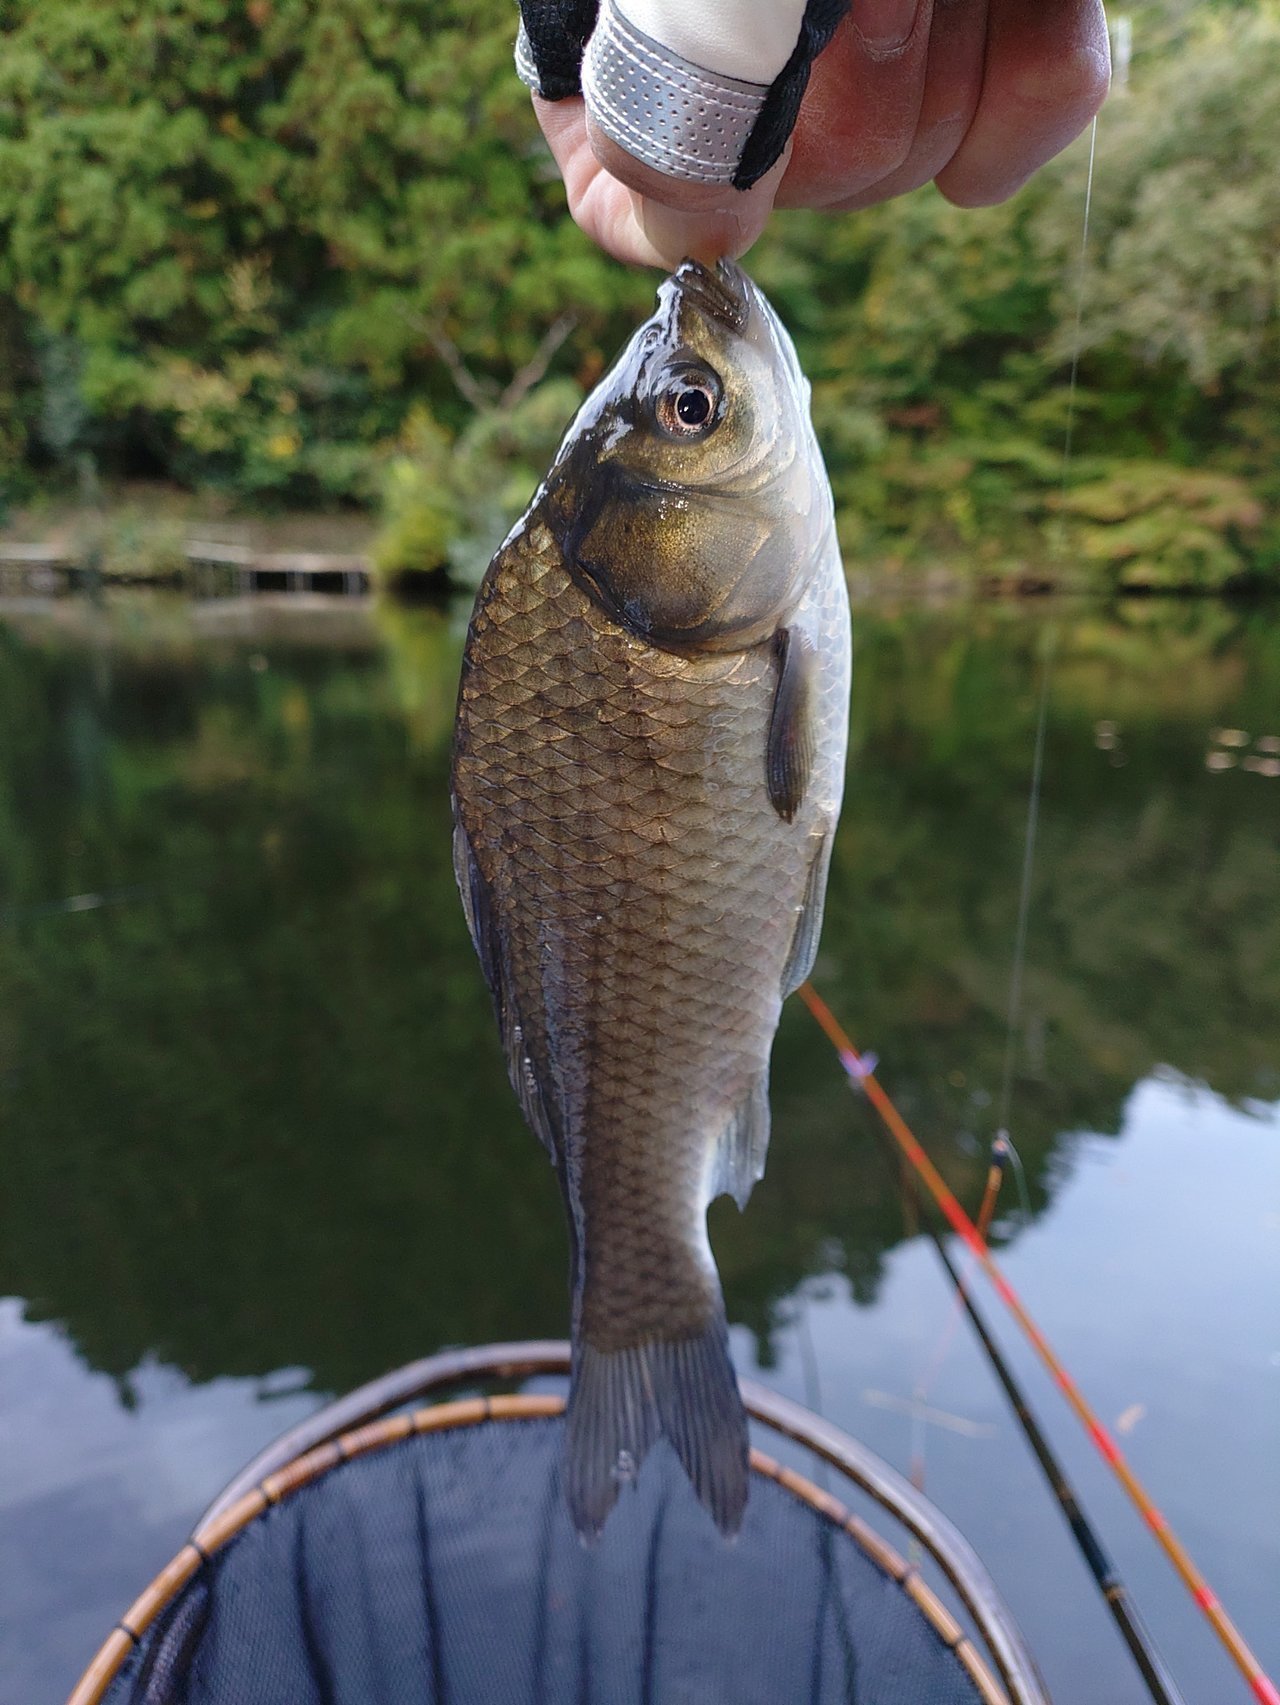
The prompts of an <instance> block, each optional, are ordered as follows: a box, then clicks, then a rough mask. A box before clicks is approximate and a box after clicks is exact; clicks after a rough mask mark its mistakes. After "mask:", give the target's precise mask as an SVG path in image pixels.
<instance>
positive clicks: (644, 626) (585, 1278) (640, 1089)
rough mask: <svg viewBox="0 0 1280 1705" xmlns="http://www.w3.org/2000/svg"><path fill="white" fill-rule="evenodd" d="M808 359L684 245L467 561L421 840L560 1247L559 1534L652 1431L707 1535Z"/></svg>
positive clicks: (796, 763)
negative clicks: (466, 616) (449, 759)
mask: <svg viewBox="0 0 1280 1705" xmlns="http://www.w3.org/2000/svg"><path fill="white" fill-rule="evenodd" d="M809 397H810V392H809V385H808V382H807V381H806V379H805V378H804V375H803V374H802V372H801V369H800V364H799V361H798V359H797V357H796V354H795V350H794V347H793V345H792V343H791V340H790V338H789V336H788V335H787V333H786V331H785V330H784V329H783V326H782V324H781V322H780V320H779V319H778V317H777V315H776V314H775V312H774V310H773V309H772V307H771V306H770V305H769V303H768V301H767V300H766V298H765V296H764V295H763V293H762V292H761V291H760V290H759V288H758V287H757V286H756V285H755V284H754V283H753V282H752V281H751V280H750V279H749V278H748V276H747V275H746V273H745V272H744V271H743V270H742V269H741V268H740V267H739V266H738V265H736V264H735V263H732V262H728V261H721V262H719V263H718V264H717V265H716V266H715V267H714V268H708V267H705V266H703V265H701V264H700V263H698V262H696V261H685V262H684V263H683V264H682V265H681V266H680V267H678V268H677V270H676V271H675V273H674V274H673V275H672V276H670V277H669V278H668V279H666V280H665V281H664V282H663V284H662V285H661V287H660V289H659V291H658V305H657V309H656V311H655V312H654V314H653V315H652V317H651V318H650V319H649V320H647V321H646V322H645V323H644V324H643V325H642V326H641V327H640V328H639V330H638V331H637V332H636V333H635V335H634V336H633V337H632V339H631V340H630V342H629V343H628V344H627V346H626V348H625V349H624V350H623V352H622V354H621V356H620V357H619V359H618V361H617V362H616V364H615V365H614V367H613V368H612V370H611V371H610V372H609V373H608V374H607V375H606V376H605V377H604V378H603V380H602V381H601V382H600V384H599V385H598V386H597V388H596V389H595V391H594V392H593V393H592V394H591V396H590V397H588V399H587V400H586V402H585V403H584V404H583V406H582V408H581V410H580V411H579V413H578V415H577V417H576V418H575V420H574V421H573V422H572V424H571V425H570V427H569V429H568V432H567V434H566V436H565V438H564V441H563V443H562V444H561V447H560V449H559V451H558V453H557V455H556V457H555V460H554V461H553V463H552V466H551V469H550V471H549V472H548V474H547V476H546V479H545V480H544V481H543V483H542V485H541V486H540V487H539V489H538V491H537V493H536V494H535V496H534V498H533V501H532V503H531V505H530V507H529V509H528V511H527V512H526V514H525V515H524V517H523V518H522V520H521V521H520V522H518V523H517V525H516V526H515V528H514V529H513V531H512V532H511V534H510V535H509V536H508V538H507V540H506V541H505V543H504V544H503V545H502V546H501V548H500V549H499V551H498V552H497V554H496V556H495V557H494V559H493V561H492V563H491V564H490V566H489V569H488V571H487V573H486V575H485V577H484V580H483V582H482V584H481V586H480V589H479V592H478V594H477V598H476V603H475V608H474V611H473V614H472V617H471V622H470V626H469V629H468V634H467V640H466V645H465V650H464V657H463V664H462V675H461V683H460V687H459V696H458V711H457V721H456V726H455V738H454V750H453V767H452V799H453V814H454V863H455V867H456V871H457V877H458V884H459V888H460V890H461V894H462V900H463V907H464V910H465V912H466V917H467V923H468V926H469V929H470V932H471V937H472V940H473V942H474V944H475V947H476V950H477V953H478V955H479V959H480V963H481V966H482V969H483V972H484V976H485V979H486V981H487V983H488V986H489V990H490V992H491V994H492V997H493V1001H494V1007H495V1011H496V1014H497V1019H498V1025H499V1029H500V1032H501V1037H502V1043H503V1047H504V1050H505V1053H506V1059H507V1065H508V1069H509V1072H510V1077H511V1082H512V1085H513V1087H514V1089H515V1092H516V1095H517V1096H518V1098H519V1101H520V1105H521V1107H522V1109H523V1111H524V1114H525V1117H526V1119H527V1121H528V1123H529V1125H530V1126H531V1127H532V1129H533V1131H534V1132H535V1133H536V1135H537V1136H538V1137H539V1138H540V1139H541V1141H542V1142H543V1144H544V1145H545V1146H546V1149H547V1151H548V1153H549V1155H550V1157H551V1160H552V1161H553V1163H554V1165H555V1168H556V1172H557V1175H558V1179H559V1183H560V1188H561V1191H562V1193H563V1196H564V1201H565V1206H566V1210H567V1217H568V1222H569V1234H570V1245H571V1263H570V1267H571V1291H572V1358H571V1374H570V1390H569V1398H568V1409H567V1416H566V1423H565V1432H566V1442H565V1459H564V1465H563V1484H564V1490H565V1495H566V1498H567V1502H568V1507H569V1513H570V1516H571V1518H572V1520H573V1522H574V1525H575V1526H576V1528H577V1530H578V1532H579V1534H580V1535H581V1536H582V1537H583V1538H584V1540H586V1541H588V1542H590V1541H592V1540H594V1539H595V1538H596V1537H597V1536H598V1535H599V1534H600V1533H601V1531H602V1529H603V1527H604V1523H605V1520H606V1518H607V1517H608V1515H609V1513H610V1511H611V1510H612V1508H613V1507H614V1504H615V1502H616V1500H617V1498H618V1496H619V1494H620V1491H621V1488H622V1487H623V1486H624V1485H626V1484H627V1483H628V1482H633V1481H634V1480H635V1479H636V1478H637V1476H638V1474H639V1471H640V1468H641V1465H642V1464H643V1462H644V1459H645V1457H646V1455H647V1453H648V1452H649V1450H650V1449H651V1448H652V1447H653V1446H654V1444H655V1442H656V1441H657V1440H658V1439H659V1438H660V1437H665V1439H666V1440H667V1442H668V1444H669V1445H670V1446H671V1447H672V1448H674V1450H675V1452H676V1454H677V1456H678V1457H679V1459H680V1461H681V1463H682V1464H683V1466H684V1469H685V1471H686V1473H687V1475H688V1478H689V1480H690V1481H691V1483H692V1485H693V1489H694V1491H695V1492H696V1494H697V1497H698V1498H699V1499H700V1501H701V1502H702V1504H703V1505H704V1506H705V1508H706V1509H707V1510H708V1511H709V1513H710V1515H711V1517H712V1519H713V1520H714V1522H715V1523H716V1525H717V1526H718V1527H719V1528H720V1530H721V1531H722V1532H723V1533H725V1534H727V1535H732V1534H734V1533H736V1532H737V1531H738V1529H739V1528H740V1526H741V1522H742V1519H743V1513H744V1509H745V1505H746V1500H747V1488H748V1435H747V1421H746V1415H745V1412H744V1409H743V1405H742V1400H741V1396H740V1393H739V1390H738V1384H737V1379H736V1376H735V1373H734V1368H733V1363H732V1361H731V1358H730V1353H729V1340H728V1328H727V1325H726V1319H725V1308H724V1300H723V1296H722V1293H721V1288H720V1281H719V1276H718V1273H717V1269H716V1265H715V1261H714V1258H713V1256H712V1252H711V1248H710V1243H709V1240H708V1233H707V1223H706V1216H707V1208H708V1206H709V1204H710V1203H711V1201H712V1200H713V1199H714V1198H715V1197H717V1196H719V1195H721V1194H726V1193H727V1194H728V1195H730V1196H732V1197H733V1198H734V1199H735V1200H736V1202H737V1203H738V1206H739V1208H744V1207H745V1206H746V1202H747V1198H748V1196H749V1195H750V1193H751V1189H752V1186H753V1185H754V1184H755V1182H756V1181H757V1180H758V1179H759V1178H760V1177H761V1176H762V1174H763V1171H764V1164H765V1153H766V1149H767V1147H768V1142H769V1097H768V1081H769V1056H770V1051H771V1049H772V1045H773V1038H774V1033H775V1031H776V1029H777V1025H778V1019H779V1014H780V1011H781V1006H782V1001H783V999H784V997H785V996H786V995H787V994H788V993H789V992H790V991H791V990H792V989H794V988H796V987H797V986H798V985H799V984H800V983H801V982H802V981H803V980H804V979H805V978H806V977H807V976H808V974H809V971H810V968H811V966H812V963H813V959H814V954H815V952H816V950H817V944H818V935H819V930H820V928H821V922H822V910H823V900H824V894H825V890H826V883H827V873H828V867H829V864H830V859H831V847H832V838H833V835H834V833H835V828H836V821H837V818H838V815H839V811H840V802H841V795H842V790H843V782H844V770H845V748H846V739H847V729H848V707H849V683H850V659H851V640H850V615H849V599H848V591H847V587H846V582H845V577H844V572H843V567H842V564H841V558H840V552H839V549H838V546H837V543H836V531H835V516H834V507H833V502H832V495H831V488H830V484H829V482H828V479H827V474H826V470H825V467H824V465H823V461H822V456H821V453H820V451H819V448H818V444H817V440H816V437H815V435H814V431H813V426H812V422H811V419H810V409H809Z"/></svg>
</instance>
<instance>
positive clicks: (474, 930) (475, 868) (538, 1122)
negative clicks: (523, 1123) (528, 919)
mask: <svg viewBox="0 0 1280 1705" xmlns="http://www.w3.org/2000/svg"><path fill="white" fill-rule="evenodd" d="M456 809H457V808H456V806H455V813H456ZM453 869H454V874H455V876H456V877H457V879H458V890H459V892H460V893H461V895H462V909H463V911H464V912H465V913H466V917H467V928H468V929H469V930H470V931H471V940H472V943H473V944H474V946H475V950H476V954H477V955H478V957H479V960H480V968H481V970H482V971H483V972H484V980H485V982H486V983H487V984H488V985H489V993H490V994H491V995H492V996H493V1004H494V1009H495V1011H496V1012H497V1015H498V1029H499V1031H500V1033H501V1036H502V1048H503V1052H504V1053H505V1054H506V1056H507V1072H508V1074H509V1076H510V1078H511V1087H512V1088H513V1089H514V1090H515V1092H516V1095H517V1097H518V1098H519V1101H520V1107H521V1111H522V1112H523V1113H524V1116H525V1118H526V1119H527V1120H528V1121H529V1125H530V1128H531V1129H532V1130H533V1132H534V1135H535V1136H536V1137H537V1138H538V1140H539V1142H541V1143H542V1145H543V1147H544V1148H545V1149H546V1151H547V1153H548V1154H549V1155H550V1156H551V1158H552V1160H558V1158H559V1145H558V1144H557V1141H556V1121H555V1118H554V1114H553V1111H552V1109H551V1107H550V1106H549V1105H548V1102H547V1099H546V1097H545V1096H544V1095H543V1093H542V1086H541V1084H540V1083H539V1081H538V1074H537V1072H536V1071H535V1070H534V1065H533V1061H532V1059H531V1057H530V1054H529V1048H528V1043H527V1041H526V1038H525V1032H524V1026H523V1025H522V1024H521V1022H520V1013H519V1010H518V1008H517V1006H516V1000H515V995H514V993H513V991H512V986H511V976H510V973H509V970H508V967H507V959H506V953H505V952H504V950H503V946H502V938H501V935H500V934H499V932H498V930H497V928H496V927H495V925H494V921H493V911H492V908H491V906H490V904H489V887H488V884H487V883H486V882H485V879H484V876H483V874H482V872H481V870H480V867H479V865H478V864H477V863H476V860H475V854H474V853H473V852H472V850H471V842H470V841H469V840H468V839H467V832H466V830H465V829H464V828H463V827H462V824H461V823H460V822H457V821H456V818H455V824H454V830H453Z"/></svg>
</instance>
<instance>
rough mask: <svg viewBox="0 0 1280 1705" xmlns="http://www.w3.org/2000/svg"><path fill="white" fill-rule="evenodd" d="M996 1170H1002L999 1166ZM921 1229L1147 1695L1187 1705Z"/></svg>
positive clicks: (992, 1346)
mask: <svg viewBox="0 0 1280 1705" xmlns="http://www.w3.org/2000/svg"><path fill="white" fill-rule="evenodd" d="M895 1152H896V1151H895V1150H894V1149H893V1147H892V1145H887V1146H886V1149H885V1153H886V1155H887V1156H888V1157H889V1159H890V1160H892V1159H893V1157H894V1155H895ZM994 1170H996V1169H995V1168H994V1167H993V1171H994ZM908 1188H910V1189H911V1190H912V1193H913V1194H918V1192H917V1190H916V1186H915V1183H914V1180H911V1181H910V1182H909V1184H908ZM991 1198H992V1191H991V1189H990V1181H989V1182H988V1190H987V1196H986V1199H985V1201H984V1206H985V1203H986V1201H990V1200H991ZM920 1224H921V1225H922V1226H923V1228H924V1230H925V1232H926V1233H927V1234H928V1237H929V1240H930V1242H931V1243H932V1244H933V1247H934V1249H935V1250H936V1251H937V1255H938V1259H939V1260H940V1261H941V1262H942V1265H943V1266H944V1267H945V1268H946V1270H947V1274H948V1276H949V1278H950V1280H951V1283H952V1284H953V1285H954V1286H955V1293H956V1296H957V1297H958V1298H959V1301H960V1303H961V1304H962V1306H963V1308H964V1311H965V1313H966V1314H967V1315H968V1316H969V1320H970V1323H971V1325H972V1326H973V1329H974V1331H975V1333H976V1334H977V1336H978V1341H979V1343H980V1344H981V1345H982V1348H983V1349H984V1350H985V1351H986V1354H987V1360H988V1361H989V1362H990V1363H991V1366H992V1368H993V1369H994V1371H995V1375H996V1378H997V1379H998V1380H999V1381H1000V1383H1001V1385H1002V1386H1003V1387H1004V1392H1005V1396H1006V1397H1007V1398H1008V1399H1009V1405H1010V1407H1011V1408H1012V1410H1013V1413H1014V1415H1015V1417H1016V1418H1017V1421H1018V1425H1019V1426H1020V1427H1021V1428H1022V1431H1023V1434H1024V1435H1025V1437H1026V1440H1027V1443H1028V1444H1029V1445H1030V1446H1031V1449H1032V1450H1033V1451H1034V1452H1035V1456H1036V1460H1037V1462H1039V1464H1040V1467H1041V1469H1042V1470H1043V1472H1044V1477H1045V1479H1046V1480H1047V1481H1048V1482H1049V1486H1050V1489H1051V1491H1052V1492H1053V1495H1054V1497H1055V1498H1056V1499H1057V1500H1058V1503H1059V1505H1060V1506H1061V1508H1062V1513H1063V1515H1065V1516H1066V1518H1067V1524H1068V1526H1069V1527H1070V1529H1071V1533H1072V1537H1073V1538H1074V1539H1075V1542H1076V1544H1077V1545H1078V1546H1079V1548H1080V1554H1081V1556H1082V1557H1083V1558H1084V1560H1085V1563H1086V1564H1087V1566H1088V1569H1089V1572H1090V1574H1091V1575H1092V1576H1093V1578H1094V1580H1095V1582H1096V1583H1097V1586H1098V1589H1099V1591H1100V1592H1101V1593H1102V1596H1103V1598H1104V1599H1105V1600H1106V1604H1107V1608H1108V1610H1109V1611H1110V1612H1111V1615H1112V1617H1113V1618H1114V1620H1115V1622H1116V1625H1117V1626H1118V1627H1119V1629H1120V1633H1121V1635H1122V1636H1123V1638H1124V1642H1125V1644H1126V1645H1127V1646H1128V1648H1129V1650H1130V1652H1131V1653H1132V1654H1133V1660H1134V1662H1135V1663H1136V1664H1137V1666H1138V1668H1139V1670H1140V1671H1141V1672H1142V1679H1143V1680H1144V1681H1145V1682H1146V1684H1147V1691H1148V1692H1149V1693H1150V1695H1151V1697H1152V1699H1154V1700H1155V1701H1156V1705H1186V1700H1185V1698H1184V1697H1183V1694H1182V1691H1181V1689H1180V1688H1179V1686H1178V1684H1177V1682H1176V1681H1175V1680H1174V1678H1173V1675H1172V1673H1171V1671H1170V1669H1169V1666H1168V1665H1167V1664H1166V1663H1165V1661H1164V1658H1163V1657H1162V1656H1161V1655H1160V1651H1159V1649H1158V1648H1157V1646H1156V1644H1155V1641H1154V1640H1153V1639H1152V1637H1151V1635H1150V1633H1149V1631H1148V1630H1147V1628H1146V1625H1145V1624H1144V1623H1143V1621H1142V1618H1141V1616H1140V1615H1139V1614H1138V1608H1137V1605H1136V1604H1135V1603H1134V1601H1133V1599H1132V1597H1131V1596H1130V1593H1129V1589H1128V1588H1127V1587H1126V1586H1125V1584H1124V1581H1123V1580H1122V1579H1121V1576H1120V1572H1119V1570H1118V1569H1117V1568H1116V1566H1115V1564H1114V1563H1113V1562H1112V1560H1111V1558H1110V1557H1109V1556H1108V1554H1107V1552H1106V1549H1105V1547H1104V1546H1103V1544H1102V1541H1101V1539H1099V1537H1098V1535H1097V1532H1096V1531H1095V1529H1094V1527H1093V1524H1092V1523H1091V1522H1090V1521H1089V1519H1088V1517H1087V1516H1086V1515H1085V1513H1084V1510H1083V1508H1082V1507H1081V1504H1080V1499H1079V1496H1078V1494H1077V1492H1076V1490H1075V1488H1074V1487H1073V1486H1072V1484H1071V1482H1070V1480H1068V1478H1067V1474H1066V1470H1065V1469H1064V1468H1063V1467H1062V1464H1061V1463H1060V1462H1059V1461H1058V1459H1057V1458H1056V1457H1055V1456H1054V1454H1053V1451H1052V1450H1051V1449H1050V1447H1049V1441H1048V1440H1047V1439H1046V1437H1045V1435H1044V1433H1043V1431H1042V1430H1041V1427H1040V1423H1039V1422H1038V1421H1037V1420H1036V1418H1035V1414H1034V1412H1033V1410H1032V1408H1031V1405H1030V1403H1029V1402H1028V1401H1027V1398H1026V1396H1025V1394H1024V1393H1023V1391H1022V1389H1021V1388H1020V1386H1019V1385H1018V1382H1017V1380H1016V1379H1015V1378H1014V1375H1013V1370H1012V1369H1011V1368H1010V1366H1009V1364H1008V1363H1007V1362H1006V1361H1005V1359H1004V1356H1003V1355H1002V1354H1001V1352H1000V1348H999V1346H998V1345H997V1344H996V1342H995V1340H994V1338H993V1337H992V1336H991V1331H990V1329H989V1327H988V1326H987V1323H986V1321H985V1319H984V1318H983V1316H982V1312H981V1310H980V1309H979V1308H978V1305H977V1303H976V1301H975V1300H974V1297H973V1293H972V1291H970V1289H969V1287H968V1286H967V1285H966V1284H965V1281H964V1279H963V1277H962V1276H961V1274H960V1271H959V1269H958V1268H957V1267H956V1264H955V1262H954V1261H953V1260H952V1259H951V1256H950V1255H949V1254H948V1252H947V1246H946V1244H945V1243H944V1242H943V1240H942V1238H941V1237H940V1236H939V1235H938V1228H937V1226H936V1225H935V1223H934V1221H933V1218H932V1216H931V1215H930V1214H929V1213H928V1212H927V1210H926V1211H924V1212H922V1213H921V1214H920ZM979 1225H981V1216H979Z"/></svg>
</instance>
